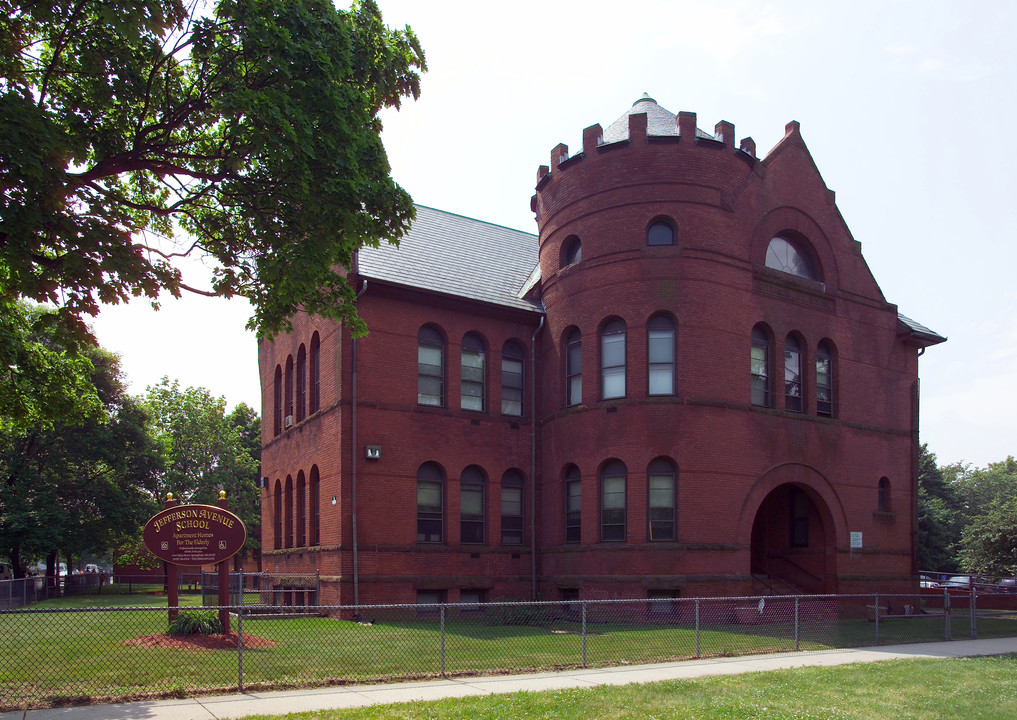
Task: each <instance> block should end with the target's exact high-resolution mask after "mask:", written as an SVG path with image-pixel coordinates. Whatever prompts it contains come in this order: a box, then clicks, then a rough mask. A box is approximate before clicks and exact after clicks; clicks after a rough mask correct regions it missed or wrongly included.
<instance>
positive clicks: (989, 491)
mask: <svg viewBox="0 0 1017 720" xmlns="http://www.w3.org/2000/svg"><path fill="white" fill-rule="evenodd" d="M956 482H957V486H958V492H959V493H960V495H961V497H962V498H963V499H964V509H963V512H964V514H965V516H966V518H967V522H966V524H965V526H964V530H963V532H962V533H961V542H960V545H961V550H960V561H961V564H962V566H963V567H964V568H965V569H968V570H970V571H971V572H977V573H983V574H987V575H1017V460H1015V459H1014V457H1013V456H1012V455H1011V456H1010V457H1008V458H1007V459H1006V460H1004V461H1002V462H996V463H989V466H988V467H986V468H979V469H975V470H968V471H966V472H963V473H961V474H960V475H959V477H958V479H957V481H956Z"/></svg>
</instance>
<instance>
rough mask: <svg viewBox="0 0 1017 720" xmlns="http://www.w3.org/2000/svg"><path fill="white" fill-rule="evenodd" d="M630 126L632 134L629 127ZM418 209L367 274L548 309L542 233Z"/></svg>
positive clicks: (365, 261) (920, 336)
mask: <svg viewBox="0 0 1017 720" xmlns="http://www.w3.org/2000/svg"><path fill="white" fill-rule="evenodd" d="M640 102H643V101H640ZM651 102H652V101H651ZM639 104H640V103H636V105H639ZM654 106H656V103H654ZM633 107H634V108H635V107H636V106H635V105H634V106H633ZM664 112H667V111H666V110H665V111H664ZM623 117H624V118H627V115H626V116H623ZM672 117H673V116H672ZM619 122H621V121H620V120H619ZM626 123H627V120H626ZM615 124H616V125H617V123H615ZM612 127H613V126H612ZM625 128H626V133H627V132H628V125H627V124H626V126H625ZM605 135H606V132H605ZM626 137H627V135H626ZM416 208H417V219H416V220H415V221H414V222H413V226H412V227H411V228H410V231H409V233H407V234H406V235H405V236H404V237H403V238H402V239H401V240H400V242H399V247H395V246H394V245H388V244H382V245H381V246H380V247H376V248H373V247H364V248H363V249H361V250H360V274H361V275H363V276H364V277H366V278H368V279H372V280H380V281H382V282H387V283H391V284H393V285H400V286H403V287H409V288H418V289H421V290H428V291H431V292H436V293H441V294H443V295H449V296H452V297H459V298H468V299H471V300H477V301H479V302H485V303H491V304H492V305H500V306H503V307H510V308H516V309H519V310H528V311H531V312H538V313H540V312H543V311H544V308H543V306H542V305H541V304H540V303H539V302H532V301H530V300H525V299H524V298H523V296H524V295H526V294H527V292H529V290H530V289H531V288H532V287H533V286H534V285H535V284H536V283H538V282H540V266H539V264H538V262H537V260H538V257H537V255H538V249H539V246H538V241H537V236H536V235H534V234H532V233H526V232H522V231H520V230H512V229H511V228H507V227H502V226H501V225H493V224H491V223H486V222H482V221H480V220H474V219H473V218H468V217H463V216H462V215H455V214H453V213H449V212H444V211H442V210H435V209H434V208H429V207H425V206H423V205H417V206H416ZM897 318H898V321H899V322H900V323H901V325H902V326H903V328H904V330H905V332H907V333H909V334H910V335H911V337H913V338H914V339H916V340H919V341H922V342H924V343H925V344H928V345H936V344H938V343H941V342H945V341H946V338H945V337H943V336H942V335H939V334H938V333H936V332H934V331H932V330H930V329H929V328H927V327H925V326H924V325H922V324H921V323H918V322H915V321H914V320H912V319H911V318H909V317H907V316H906V315H903V314H901V313H899V312H898V313H897Z"/></svg>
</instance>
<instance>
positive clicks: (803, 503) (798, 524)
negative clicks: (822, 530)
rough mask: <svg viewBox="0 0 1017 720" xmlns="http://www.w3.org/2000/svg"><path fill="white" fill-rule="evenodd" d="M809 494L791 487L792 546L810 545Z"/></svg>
mask: <svg viewBox="0 0 1017 720" xmlns="http://www.w3.org/2000/svg"><path fill="white" fill-rule="evenodd" d="M809 505H810V501H809V496H808V495H806V494H805V492H804V491H802V490H800V489H799V488H796V487H792V488H791V547H808V546H809Z"/></svg>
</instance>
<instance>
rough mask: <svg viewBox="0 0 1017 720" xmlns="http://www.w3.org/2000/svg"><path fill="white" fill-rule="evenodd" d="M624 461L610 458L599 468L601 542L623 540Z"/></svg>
mask: <svg viewBox="0 0 1017 720" xmlns="http://www.w3.org/2000/svg"><path fill="white" fill-rule="evenodd" d="M627 476H628V471H627V470H626V468H625V463H623V462H621V461H620V460H611V461H610V462H608V463H606V464H605V465H604V467H603V468H601V470H600V539H601V541H602V542H613V541H624V540H625V537H626V531H625V483H626V478H627Z"/></svg>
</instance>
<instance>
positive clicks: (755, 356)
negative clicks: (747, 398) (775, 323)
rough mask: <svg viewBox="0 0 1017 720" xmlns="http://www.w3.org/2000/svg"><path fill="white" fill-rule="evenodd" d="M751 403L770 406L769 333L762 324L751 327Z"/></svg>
mask: <svg viewBox="0 0 1017 720" xmlns="http://www.w3.org/2000/svg"><path fill="white" fill-rule="evenodd" d="M751 371H752V404H753V405H758V406H759V407H770V334H769V333H768V332H767V331H766V328H765V327H763V326H762V325H756V326H755V327H754V328H752V358H751Z"/></svg>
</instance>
